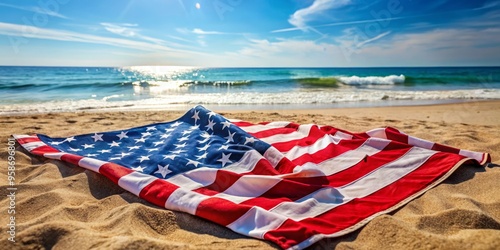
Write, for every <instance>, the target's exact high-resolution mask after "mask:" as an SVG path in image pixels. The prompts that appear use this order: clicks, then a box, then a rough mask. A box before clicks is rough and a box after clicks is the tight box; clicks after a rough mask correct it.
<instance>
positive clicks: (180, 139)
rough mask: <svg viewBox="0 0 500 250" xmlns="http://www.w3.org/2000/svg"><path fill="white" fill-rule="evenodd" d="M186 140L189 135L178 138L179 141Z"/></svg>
mask: <svg viewBox="0 0 500 250" xmlns="http://www.w3.org/2000/svg"><path fill="white" fill-rule="evenodd" d="M187 140H189V137H181V138H179V142H181V141H187Z"/></svg>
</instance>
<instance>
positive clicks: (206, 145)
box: [197, 144, 210, 151]
mask: <svg viewBox="0 0 500 250" xmlns="http://www.w3.org/2000/svg"><path fill="white" fill-rule="evenodd" d="M208 147H210V144H205V146H203V147H201V148H197V149H198V151H206V150H207V149H208Z"/></svg>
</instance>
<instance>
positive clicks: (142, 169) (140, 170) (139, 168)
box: [132, 166, 146, 172]
mask: <svg viewBox="0 0 500 250" xmlns="http://www.w3.org/2000/svg"><path fill="white" fill-rule="evenodd" d="M145 168H146V167H141V166H137V167H135V168H132V170H135V171H137V172H142V171H144V169H145Z"/></svg>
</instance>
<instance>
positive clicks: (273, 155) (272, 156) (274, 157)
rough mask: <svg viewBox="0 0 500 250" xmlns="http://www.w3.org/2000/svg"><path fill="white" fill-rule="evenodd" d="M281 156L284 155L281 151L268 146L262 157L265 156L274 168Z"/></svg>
mask: <svg viewBox="0 0 500 250" xmlns="http://www.w3.org/2000/svg"><path fill="white" fill-rule="evenodd" d="M283 157H285V155H283V153H281V152H280V151H279V150H278V149H276V148H275V147H273V146H271V147H269V148H268V149H267V150H266V152H264V158H266V160H268V161H269V163H271V165H272V166H273V168H276V166H278V163H280V161H281V160H282V159H283Z"/></svg>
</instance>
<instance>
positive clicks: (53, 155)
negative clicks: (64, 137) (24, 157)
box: [43, 152, 66, 160]
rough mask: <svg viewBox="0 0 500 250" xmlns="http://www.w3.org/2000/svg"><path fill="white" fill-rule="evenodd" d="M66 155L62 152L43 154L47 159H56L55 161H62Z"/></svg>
mask: <svg viewBox="0 0 500 250" xmlns="http://www.w3.org/2000/svg"><path fill="white" fill-rule="evenodd" d="M65 154H66V153H63V152H60V153H45V154H43V156H44V157H47V158H49V159H54V160H61V157H62V156H63V155H65Z"/></svg>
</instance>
